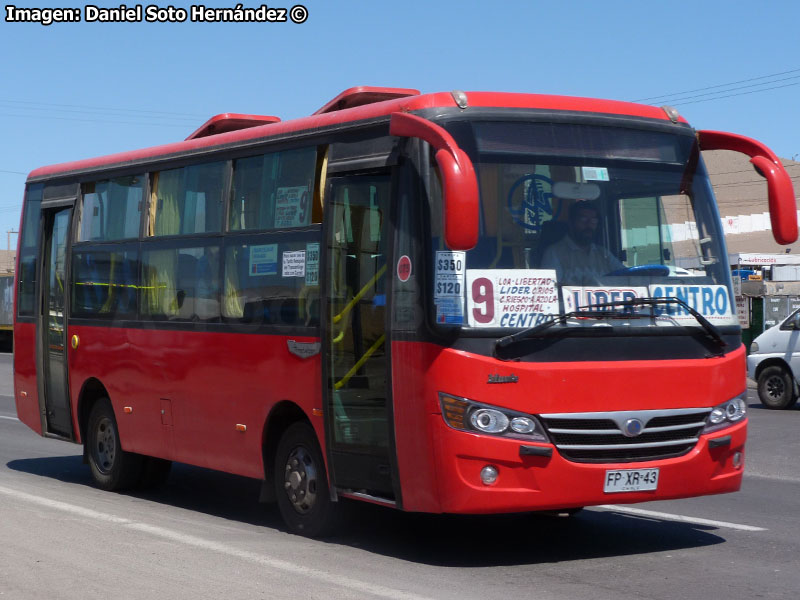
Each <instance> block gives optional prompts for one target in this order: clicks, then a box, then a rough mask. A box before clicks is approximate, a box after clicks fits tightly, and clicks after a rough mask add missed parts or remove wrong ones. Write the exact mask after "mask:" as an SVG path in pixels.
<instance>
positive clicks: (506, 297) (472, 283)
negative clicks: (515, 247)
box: [467, 269, 558, 327]
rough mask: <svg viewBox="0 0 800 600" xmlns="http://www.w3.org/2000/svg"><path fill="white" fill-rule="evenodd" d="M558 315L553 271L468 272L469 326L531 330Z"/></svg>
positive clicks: (498, 270)
mask: <svg viewBox="0 0 800 600" xmlns="http://www.w3.org/2000/svg"><path fill="white" fill-rule="evenodd" d="M557 314H558V292H557V291H556V272H555V270H552V269H487V270H477V269H475V270H468V271H467V321H468V323H469V325H470V326H471V327H533V326H534V325H538V324H539V323H544V322H545V321H548V320H550V319H552V318H553V315H557Z"/></svg>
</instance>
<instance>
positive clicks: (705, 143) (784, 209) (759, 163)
mask: <svg viewBox="0 0 800 600" xmlns="http://www.w3.org/2000/svg"><path fill="white" fill-rule="evenodd" d="M697 141H698V143H699V144H700V149H701V150H732V151H734V152H740V153H742V154H747V156H749V157H750V162H751V163H752V164H753V166H754V167H755V168H756V171H758V173H759V174H760V175H761V176H763V177H764V178H766V180H767V190H768V195H769V216H770V221H771V223H772V235H773V237H774V238H775V241H776V242H778V243H779V244H783V245H786V244H791V243H793V242H795V241H796V240H797V204H796V202H795V198H794V188H793V187H792V180H791V179H790V178H789V174H788V173H787V172H786V169H784V168H783V165H782V164H781V161H780V160H778V157H777V156H775V154H774V153H773V152H772V150H770V149H769V148H767V147H766V146H765V145H764V144H762V143H761V142H758V141H756V140H754V139H751V138H748V137H744V136H741V135H735V134H733V133H724V132H721V131H698V132H697Z"/></svg>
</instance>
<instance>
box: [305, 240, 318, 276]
mask: <svg viewBox="0 0 800 600" xmlns="http://www.w3.org/2000/svg"><path fill="white" fill-rule="evenodd" d="M306 285H319V242H311V243H309V244H306Z"/></svg>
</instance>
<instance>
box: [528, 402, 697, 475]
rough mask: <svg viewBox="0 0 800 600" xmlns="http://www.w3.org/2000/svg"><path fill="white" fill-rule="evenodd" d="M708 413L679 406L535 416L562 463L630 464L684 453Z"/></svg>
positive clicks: (693, 441) (693, 444) (689, 446)
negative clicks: (561, 457) (639, 427)
mask: <svg viewBox="0 0 800 600" xmlns="http://www.w3.org/2000/svg"><path fill="white" fill-rule="evenodd" d="M710 412H711V409H708V408H680V409H670V410H633V411H615V412H604V413H599V412H593V413H562V414H546V415H540V417H541V420H542V424H543V425H544V427H545V429H546V430H547V433H548V435H549V436H550V439H551V440H552V441H553V443H554V444H555V446H556V448H558V451H559V453H560V454H561V456H563V457H564V458H566V459H567V460H571V461H574V462H632V461H643V460H658V459H662V458H670V457H673V456H680V455H682V454H686V453H687V452H689V451H690V450H691V449H692V448H694V446H695V444H697V441H698V440H699V436H700V433H701V432H702V430H703V427H705V424H706V417H708V415H709V413H710ZM632 420H635V421H638V423H635V422H632ZM626 424H627V425H628V429H629V431H628V435H626V434H625V430H626ZM638 424H641V426H642V427H641V431H640V432H637V431H636V429H637V425H638Z"/></svg>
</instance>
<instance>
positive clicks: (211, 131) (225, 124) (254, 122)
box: [186, 113, 281, 140]
mask: <svg viewBox="0 0 800 600" xmlns="http://www.w3.org/2000/svg"><path fill="white" fill-rule="evenodd" d="M280 121H281V120H280V118H279V117H267V116H264V115H239V114H234V113H223V114H221V115H215V116H213V117H211V118H210V119H209V120H208V121H206V122H205V123H203V124H202V125H201V126H200V128H199V129H198V130H197V131H195V132H194V133H192V135H190V136H189V137H187V138H186V139H187V140H194V139H197V138H201V137H206V136H209V135H217V134H219V133H226V132H228V131H235V130H237V129H247V128H248V127H258V126H259V125H269V124H270V123H280Z"/></svg>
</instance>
